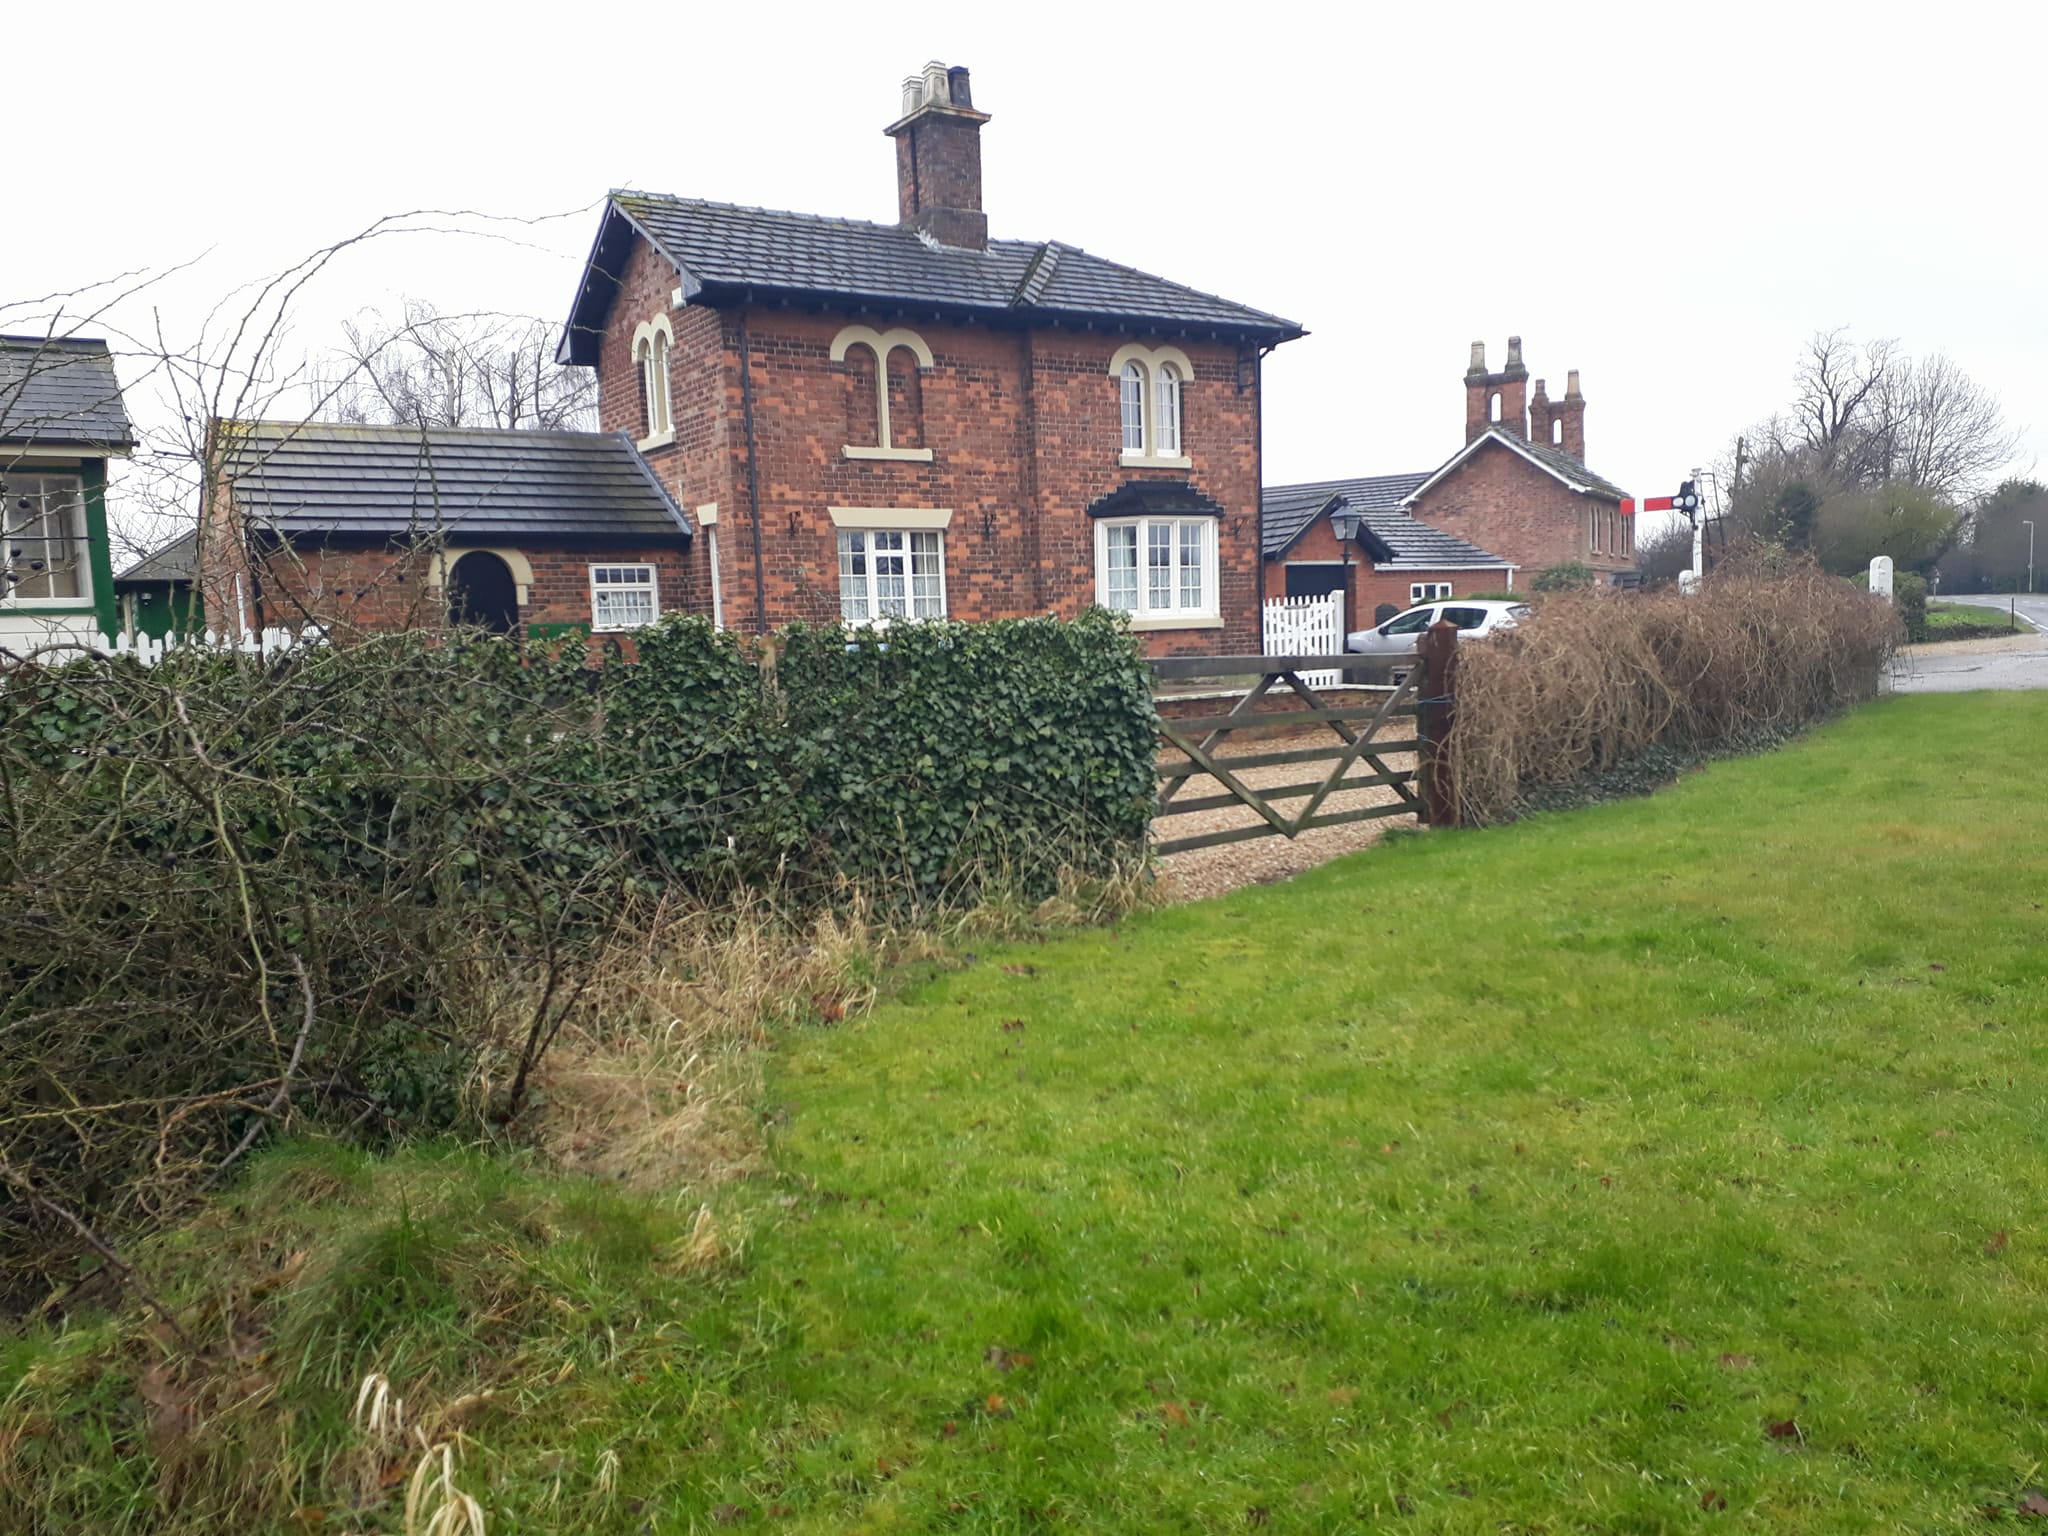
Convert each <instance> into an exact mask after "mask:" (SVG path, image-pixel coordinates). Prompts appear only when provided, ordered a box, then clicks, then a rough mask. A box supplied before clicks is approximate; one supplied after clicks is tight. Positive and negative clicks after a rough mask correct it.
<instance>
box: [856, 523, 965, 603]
mask: <svg viewBox="0 0 2048 1536" xmlns="http://www.w3.org/2000/svg"><path fill="white" fill-rule="evenodd" d="M839 614H840V617H841V618H842V619H843V620H844V621H845V622H846V623H848V624H886V623H888V622H889V621H890V620H892V619H943V618H944V617H945V616H946V560H945V535H944V534H943V533H941V532H939V531H938V530H937V529H935V528H842V529H840V530H839Z"/></svg>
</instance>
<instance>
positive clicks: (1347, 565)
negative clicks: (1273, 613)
mask: <svg viewBox="0 0 2048 1536" xmlns="http://www.w3.org/2000/svg"><path fill="white" fill-rule="evenodd" d="M1359 522H1360V518H1359V516H1358V514H1357V513H1356V512H1353V511H1351V510H1350V509H1349V508H1346V509H1345V510H1344V511H1342V512H1332V513H1331V514H1330V532H1332V533H1334V534H1335V535H1336V536H1337V549H1338V551H1339V553H1341V554H1342V555H1343V556H1344V608H1343V612H1342V613H1340V614H1339V615H1338V617H1337V649H1338V650H1340V651H1341V650H1343V649H1344V636H1345V632H1346V631H1347V630H1348V629H1349V628H1350V625H1351V544H1352V541H1353V540H1355V539H1356V538H1357V537H1358V524H1359Z"/></svg>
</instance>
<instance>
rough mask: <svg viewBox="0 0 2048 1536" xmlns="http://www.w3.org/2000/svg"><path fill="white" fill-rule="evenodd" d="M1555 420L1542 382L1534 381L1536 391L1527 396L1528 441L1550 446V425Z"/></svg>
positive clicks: (1539, 380)
mask: <svg viewBox="0 0 2048 1536" xmlns="http://www.w3.org/2000/svg"><path fill="white" fill-rule="evenodd" d="M1555 419H1556V417H1555V415H1554V413H1553V411H1552V409H1551V404H1550V396H1549V395H1547V394H1545V393H1544V391H1543V380H1541V379H1538V380H1537V381H1536V391H1535V393H1534V394H1532V395H1530V396H1529V441H1530V442H1532V443H1542V444H1544V445H1545V446H1546V447H1547V446H1549V445H1550V441H1551V430H1550V424H1551V422H1552V421H1554V420H1555Z"/></svg>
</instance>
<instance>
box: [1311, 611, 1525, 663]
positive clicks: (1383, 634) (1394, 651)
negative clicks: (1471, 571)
mask: <svg viewBox="0 0 2048 1536" xmlns="http://www.w3.org/2000/svg"><path fill="white" fill-rule="evenodd" d="M1530 612H1531V610H1530V607H1529V605H1528V604H1527V603H1509V602H1502V601H1501V600H1500V599H1498V598H1477V599H1474V600H1472V601H1470V602H1460V601H1459V600H1458V599H1457V598H1454V597H1447V598H1444V599H1442V600H1440V601H1438V602H1434V603H1422V604H1419V605H1418V606H1416V607H1414V608H1410V609H1409V610H1408V611H1407V612H1406V613H1397V614H1395V615H1394V616H1393V617H1392V618H1391V619H1389V620H1387V622H1386V623H1384V624H1376V625H1374V626H1373V627H1372V628H1371V629H1355V630H1353V631H1352V632H1351V633H1350V634H1348V635H1346V636H1345V637H1344V649H1345V650H1347V651H1353V652H1356V653H1358V654H1359V655H1363V656H1405V655H1408V654H1411V653H1412V652H1413V651H1414V649H1415V646H1416V643H1417V642H1418V641H1419V640H1421V638H1422V632H1423V631H1424V630H1426V629H1428V628H1429V626H1430V625H1432V624H1434V623H1436V622H1437V620H1439V619H1448V620H1449V621H1450V622H1451V623H1453V624H1455V625H1456V626H1457V627H1458V638H1459V639H1461V640H1483V639H1485V638H1486V637H1487V636H1488V635H1497V634H1499V633H1500V632H1501V631H1502V630H1504V629H1513V628H1514V627H1515V625H1516V624H1518V623H1519V622H1521V621H1522V620H1523V619H1526V618H1527V617H1529V614H1530Z"/></svg>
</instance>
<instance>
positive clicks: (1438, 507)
mask: <svg viewBox="0 0 2048 1536" xmlns="http://www.w3.org/2000/svg"><path fill="white" fill-rule="evenodd" d="M1528 382H1529V370H1528V369H1527V368H1526V367H1525V366H1524V365H1523V362H1522V339H1521V337H1519V336H1511V337H1509V338H1508V356H1507V366H1506V367H1505V368H1503V369H1502V370H1501V371H1500V372H1498V373H1491V372H1488V371H1487V367H1486V346H1485V343H1483V342H1477V341H1475V342H1473V343H1472V360H1471V364H1470V366H1469V367H1468V368H1467V369H1466V371H1465V445H1464V447H1462V448H1460V449H1459V450H1458V451H1457V452H1456V453H1454V454H1452V455H1451V457H1450V458H1449V459H1448V460H1446V461H1445V462H1444V463H1443V464H1442V465H1441V466H1440V467H1439V468H1437V469H1435V470H1433V471H1432V470H1425V471H1421V472H1419V473H1412V474H1405V475H1380V476H1375V477H1371V478H1367V479H1358V480H1332V481H1322V482H1318V483H1316V484H1313V485H1297V486H1273V487H1269V488H1268V489H1267V491H1266V493H1265V507H1266V517H1265V540H1264V545H1265V552H1266V559H1267V560H1268V561H1269V562H1271V563H1273V564H1277V565H1278V566H1280V568H1281V569H1280V573H1279V576H1278V578H1277V579H1275V578H1274V577H1272V576H1270V575H1269V578H1268V581H1267V588H1268V590H1269V591H1271V592H1275V593H1276V594H1277V593H1278V592H1281V591H1284V592H1285V593H1286V594H1287V595H1289V596H1308V595H1314V594H1316V593H1320V592H1329V591H1335V590H1337V589H1338V587H1339V586H1340V585H1341V584H1342V581H1343V577H1342V575H1341V573H1342V572H1343V571H1344V570H1345V569H1346V565H1347V562H1348V563H1349V564H1351V565H1352V566H1353V567H1354V568H1355V571H1356V574H1354V575H1353V576H1352V577H1351V579H1350V584H1351V602H1350V613H1349V615H1348V621H1349V623H1350V625H1351V627H1354V628H1355V627H1358V626H1359V625H1361V624H1363V623H1365V622H1368V621H1369V620H1370V619H1371V617H1372V614H1373V613H1374V611H1375V610H1376V609H1377V608H1378V607H1379V606H1381V605H1382V604H1386V603H1393V604H1396V605H1398V606H1401V607H1406V606H1407V605H1408V604H1409V603H1411V602H1421V601H1424V600H1426V599H1428V598H1432V597H1446V596H1468V595H1471V594H1472V593H1474V592H1477V591H1500V590H1512V589H1514V588H1516V587H1525V586H1527V584H1528V582H1529V581H1530V580H1531V579H1533V578H1534V577H1535V576H1536V575H1537V574H1539V573H1540V572H1542V571H1544V570H1547V569H1548V568H1549V567H1551V566H1554V565H1567V564H1579V565H1584V566H1586V567H1587V568H1588V569H1590V570H1591V571H1592V572H1593V573H1594V576H1595V579H1596V580H1597V581H1598V582H1599V583H1600V584H1601V585H1614V584H1618V583H1621V582H1624V581H1626V580H1627V579H1628V578H1629V576H1630V575H1631V574H1632V573H1633V572H1634V570H1635V520H1634V519H1633V518H1632V517H1625V516H1623V515H1622V511H1621V503H1622V501H1623V499H1624V498H1625V497H1626V495H1627V493H1626V492H1624V491H1623V490H1622V489H1621V488H1620V487H1618V486H1616V485H1614V484H1613V483H1612V482H1610V481H1608V480H1606V479H1604V478H1603V477H1602V476H1600V475H1597V474H1595V473H1594V472H1593V471H1592V470H1591V469H1589V468H1587V467H1586V400H1585V396H1584V395H1583V394H1582V393H1581V392H1580V389H1579V374H1578V370H1577V369H1573V370H1572V371H1571V373H1570V374H1569V375H1568V377H1567V381H1566V384H1565V392H1564V396H1563V398H1562V399H1559V400H1551V399H1550V398H1549V396H1548V394H1547V393H1546V392H1545V387H1544V381H1543V380H1542V379H1538V380H1536V387H1535V390H1534V393H1533V395H1532V394H1531V393H1530V392H1529V389H1528ZM1343 513H1353V514H1356V515H1357V516H1358V519H1359V522H1358V527H1359V534H1358V539H1357V542H1356V544H1355V545H1354V546H1353V547H1352V548H1350V549H1348V550H1340V549H1339V547H1338V545H1337V541H1336V539H1335V537H1334V535H1333V534H1332V533H1331V522H1330V519H1331V517H1332V516H1333V515H1337V514H1343ZM1438 541H1441V542H1438ZM1475 582H1476V583H1478V585H1476V586H1475V585H1474V583H1475Z"/></svg>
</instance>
